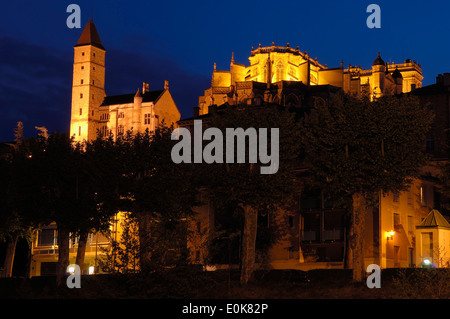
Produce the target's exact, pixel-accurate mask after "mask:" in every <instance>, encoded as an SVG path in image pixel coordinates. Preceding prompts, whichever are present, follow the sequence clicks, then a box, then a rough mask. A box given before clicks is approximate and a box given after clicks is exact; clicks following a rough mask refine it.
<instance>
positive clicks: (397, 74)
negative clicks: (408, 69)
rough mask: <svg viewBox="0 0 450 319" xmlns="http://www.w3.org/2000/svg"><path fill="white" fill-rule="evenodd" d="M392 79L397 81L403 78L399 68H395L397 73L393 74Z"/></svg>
mask: <svg viewBox="0 0 450 319" xmlns="http://www.w3.org/2000/svg"><path fill="white" fill-rule="evenodd" d="M392 77H393V78H394V79H396V78H399V79H401V78H403V76H402V74H401V73H400V71H399V70H398V67H395V71H394V72H392Z"/></svg>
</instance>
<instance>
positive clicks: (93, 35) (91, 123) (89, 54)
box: [70, 19, 106, 142]
mask: <svg viewBox="0 0 450 319" xmlns="http://www.w3.org/2000/svg"><path fill="white" fill-rule="evenodd" d="M105 53H106V50H105V48H104V47H103V44H102V41H101V40H100V37H99V35H98V32H97V29H96V27H95V25H94V22H93V21H92V20H91V19H89V21H88V22H87V24H86V26H85V28H84V30H83V32H82V34H81V36H80V38H79V39H78V42H77V44H76V45H75V46H74V62H73V83H72V113H71V121H70V135H71V136H74V138H75V141H80V142H82V141H83V140H86V141H90V140H92V139H95V138H96V137H97V128H98V127H97V126H98V125H97V123H98V121H99V116H100V115H99V106H100V105H101V104H102V102H103V100H104V98H105V95H106V94H105Z"/></svg>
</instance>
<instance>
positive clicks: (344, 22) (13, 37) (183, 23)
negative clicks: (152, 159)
mask: <svg viewBox="0 0 450 319" xmlns="http://www.w3.org/2000/svg"><path fill="white" fill-rule="evenodd" d="M71 3H75V4H78V5H79V6H80V7H81V27H82V28H84V26H85V24H86V22H87V21H88V19H89V18H90V17H91V16H93V19H94V22H95V25H96V27H97V30H98V32H99V34H100V37H101V40H102V42H103V45H104V47H105V48H106V50H107V53H106V54H107V55H106V94H107V95H115V94H124V93H134V92H136V90H137V88H141V87H142V82H143V81H145V82H149V83H150V89H151V90H152V89H154V90H158V89H162V88H163V85H164V80H169V82H170V91H171V93H172V95H173V97H174V99H175V102H176V104H177V105H178V108H179V109H180V111H181V113H182V117H189V116H191V115H192V107H194V106H196V105H197V101H198V96H199V95H202V94H203V90H205V89H207V88H208V87H209V86H210V79H211V73H212V70H213V64H214V62H217V69H219V70H220V69H222V70H229V63H230V59H231V53H232V52H234V55H235V61H236V62H239V63H243V64H245V65H248V56H249V55H250V50H251V47H252V46H255V47H257V46H258V44H259V43H261V44H262V46H269V45H271V43H272V41H274V42H275V44H277V45H286V43H287V42H289V43H290V46H291V47H296V46H297V45H299V48H300V50H302V51H305V50H307V51H308V52H309V54H310V55H311V56H312V57H317V58H318V61H319V62H320V63H322V64H325V63H327V64H328V66H329V67H337V66H339V65H340V61H341V60H343V61H344V66H346V67H347V66H348V64H352V65H361V66H362V67H363V68H370V67H371V65H372V62H373V60H374V59H375V58H376V56H377V52H378V51H380V52H381V56H382V58H383V59H384V60H385V61H389V62H398V63H400V62H403V61H404V60H405V59H408V58H409V59H411V60H416V61H417V62H418V63H419V64H421V65H422V71H423V76H424V80H423V85H424V86H425V85H429V84H433V83H434V82H435V78H436V75H438V74H439V73H445V72H450V54H449V53H450V52H449V51H450V42H449V41H448V37H449V34H450V24H449V23H448V16H449V14H450V2H449V1H436V0H429V1H415V0H402V1H380V0H370V1H361V0H354V1H342V0H341V1H321V0H316V1H300V0H294V1H293V0H289V1H285V0H278V1H263V0H260V1H246V0H240V1H234V0H230V1H226V2H222V1H210V0H209V1H192V0H191V1H170V0H167V1H162V0H160V1H138V0H134V1H133V0H128V1H122V0H120V1H112V0H109V1H106V0H103V1H100V0H94V1H91V0H71V1H62V0H46V1H20V0H17V1H8V2H6V1H3V2H2V3H1V5H0V110H1V115H0V142H4V141H10V140H12V139H13V130H14V128H15V126H16V123H17V121H22V122H23V123H24V125H25V134H26V135H27V136H35V135H36V130H35V129H34V127H35V126H46V127H47V128H48V129H49V131H50V132H53V131H55V130H58V131H67V130H68V128H69V122H70V101H71V85H72V63H73V46H74V45H75V43H76V42H77V40H78V38H79V36H80V34H81V32H82V28H81V29H69V28H68V27H67V26H66V19H67V17H68V16H69V14H70V13H67V12H66V8H67V6H68V5H69V4H71ZM371 3H376V4H378V5H379V6H380V7H381V29H369V28H368V27H367V26H366V19H367V17H368V16H369V15H370V13H366V8H367V6H368V5H369V4H371Z"/></svg>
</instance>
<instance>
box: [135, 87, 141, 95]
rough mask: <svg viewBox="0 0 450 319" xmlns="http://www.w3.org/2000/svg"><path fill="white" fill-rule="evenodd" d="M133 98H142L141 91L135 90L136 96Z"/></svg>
mask: <svg viewBox="0 0 450 319" xmlns="http://www.w3.org/2000/svg"><path fill="white" fill-rule="evenodd" d="M134 97H142V95H141V91H139V88H138V89H137V92H136V95H135V96H134Z"/></svg>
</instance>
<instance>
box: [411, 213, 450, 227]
mask: <svg viewBox="0 0 450 319" xmlns="http://www.w3.org/2000/svg"><path fill="white" fill-rule="evenodd" d="M417 227H418V228H428V227H444V228H448V229H450V223H449V222H448V221H447V220H446V219H445V217H444V216H442V214H441V213H440V212H439V211H438V210H436V209H433V210H432V211H431V212H430V213H429V214H428V215H427V217H425V219H424V220H423V221H422V223H420V225H419V226H417Z"/></svg>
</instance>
